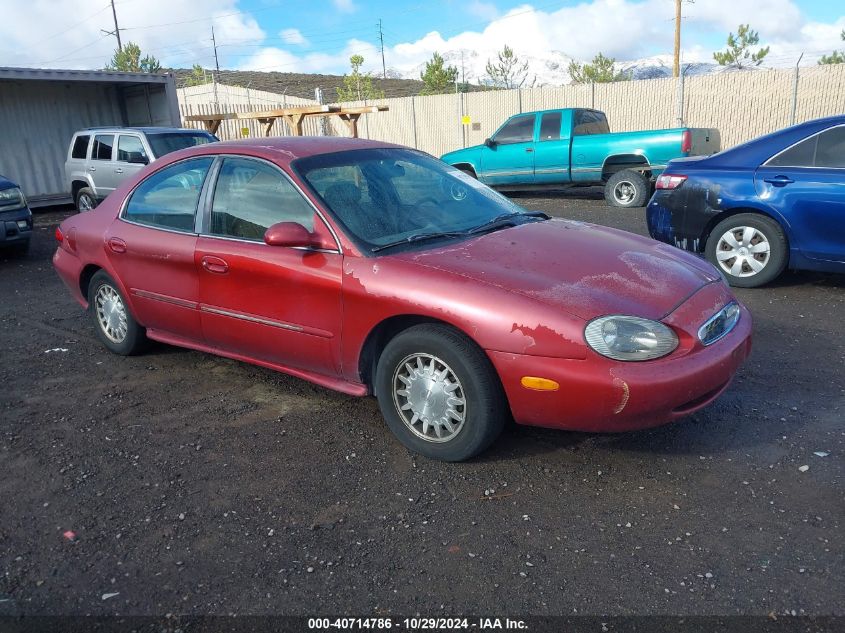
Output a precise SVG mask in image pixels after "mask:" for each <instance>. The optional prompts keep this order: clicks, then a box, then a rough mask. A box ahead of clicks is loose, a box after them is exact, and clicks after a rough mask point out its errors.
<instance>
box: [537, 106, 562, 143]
mask: <svg viewBox="0 0 845 633" xmlns="http://www.w3.org/2000/svg"><path fill="white" fill-rule="evenodd" d="M540 140H541V141H558V140H560V112H547V113H546V114H544V115H543V118H542V119H540Z"/></svg>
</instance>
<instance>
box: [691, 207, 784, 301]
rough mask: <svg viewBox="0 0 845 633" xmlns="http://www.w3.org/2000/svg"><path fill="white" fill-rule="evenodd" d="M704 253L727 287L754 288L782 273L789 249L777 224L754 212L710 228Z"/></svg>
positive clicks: (730, 218) (738, 215)
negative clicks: (728, 285)
mask: <svg viewBox="0 0 845 633" xmlns="http://www.w3.org/2000/svg"><path fill="white" fill-rule="evenodd" d="M704 254H705V256H706V257H707V259H708V260H709V261H710V263H711V264H713V265H714V266H715V267H716V268H718V269H719V270H720V271H722V273H723V274H724V275H725V277H726V278H727V280H728V283H729V284H730V285H732V286H737V287H738V288H756V287H757V286H762V285H763V284H767V283H769V282H770V281H772V280H773V279H775V277H777V276H778V275H780V274H781V272H783V269H784V268H785V267H786V263H787V261H788V259H789V248H788V247H787V244H786V236H785V235H784V234H783V230H782V229H781V228H780V225H778V223H777V222H775V221H774V220H772V219H770V218H768V217H766V216H764V215H760V214H758V213H738V214H737V215H732V216H731V217H729V218H728V219H726V220H722V221H721V222H719V224H717V225H716V226H715V227H714V228H713V230H712V231H711V232H710V237H708V238H707V246H706V247H705V249H704Z"/></svg>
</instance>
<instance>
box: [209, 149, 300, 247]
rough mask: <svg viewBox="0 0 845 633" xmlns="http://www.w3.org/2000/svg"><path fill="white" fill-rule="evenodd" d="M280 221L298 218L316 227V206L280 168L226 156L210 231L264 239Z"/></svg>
mask: <svg viewBox="0 0 845 633" xmlns="http://www.w3.org/2000/svg"><path fill="white" fill-rule="evenodd" d="M277 222H298V223H299V224H301V225H302V226H304V227H305V228H306V229H308V230H309V231H313V230H314V208H313V207H312V206H311V205H310V204H308V202H307V201H306V200H305V198H303V197H302V194H300V193H299V191H297V189H296V187H294V185H293V184H292V183H291V182H290V180H288V179H287V178H286V177H285V176H284V175H283V174H282V173H281V172H280V171H279V170H278V169H277V168H275V167H271V166H270V165H267V164H265V163H262V162H259V161H256V160H250V159H245V158H227V159H226V160H224V161H223V167H222V168H221V169H220V175H219V176H218V177H217V185H216V186H215V188H214V201H213V203H212V206H211V226H210V231H209V232H210V233H211V234H212V235H220V236H223V237H236V238H240V239H245V240H255V241H258V242H260V241H262V240H263V239H264V232H265V231H266V230H267V229H268V228H270V227H271V226H273V225H274V224H276V223H277Z"/></svg>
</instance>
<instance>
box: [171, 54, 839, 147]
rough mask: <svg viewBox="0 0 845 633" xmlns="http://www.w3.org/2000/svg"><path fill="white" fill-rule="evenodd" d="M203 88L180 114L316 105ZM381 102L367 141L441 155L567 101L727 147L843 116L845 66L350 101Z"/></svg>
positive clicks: (368, 121)
mask: <svg viewBox="0 0 845 633" xmlns="http://www.w3.org/2000/svg"><path fill="white" fill-rule="evenodd" d="M198 88H202V89H204V90H203V91H201V90H197V89H196V88H188V89H182V90H180V103H181V104H183V105H182V106H181V107H182V112H183V114H199V113H214V112H223V111H225V112H247V111H249V110H256V109H266V108H269V107H274V106H273V104H270V103H268V102H267V101H266V100H269V99H271V98H272V97H273V96H274V97H275V98H276V99H278V101H277V104H278V105H277V106H275V107H283V105H305V104H313V103H316V102H315V101H312V100H307V99H297V98H295V97H282V96H281V95H273V93H260V94H259V91H251V93H250V91H245V92H239V91H244V90H245V89H238V90H235V91H227V93H226V95H227V96H226V99H227V101H226V102H225V103H223V102H221V100H220V99H219V94H220V92H221V91H220V88H221V87H220V86H218V105H217V106H215V105H214V104H212V103H210V102H208V101H207V100H206V101H205V102H204V103H203V102H202V101H201V99H200V97H205V98H206V99H207V98H208V93H209V86H200V87H198ZM225 88H227V90H228V88H230V87H225ZM187 91H193V93H192V94H190V95H189V94H187ZM201 92H204V93H205V94H199V93H201ZM183 93H186V94H185V95H184V96H183ZM250 94H251V95H252V96H250ZM268 95H270V96H269V97H268ZM793 96H794V102H793ZM259 97H260V98H261V99H262V101H260V102H259V100H258V98H259ZM247 100H249V101H247ZM374 103H378V104H379V105H387V106H388V107H389V111H388V112H380V113H378V114H369V115H364V116H363V117H362V118H361V122H360V124H359V134H360V136H361V137H362V138H372V139H379V140H384V141H390V142H393V143H399V144H402V145H408V146H410V147H416V148H419V149H422V150H424V151H426V152H429V153H430V154H433V155H435V156H439V155H441V154H443V153H445V152H448V151H452V150H455V149H459V148H461V147H466V146H469V145H476V144H479V143H482V142H483V141H484V139H485V138H487V137H488V136H490V135H491V134H492V133H493V132H494V131H495V130H496V128H498V126H499V125H500V124H501V123H502V122H503V121H504V120H505V119H506V118H507V117H509V116H511V115H513V114H517V113H519V112H530V111H532V110H543V109H551V108H565V107H592V108H596V109H599V110H603V111H604V112H606V113H607V118H608V120H609V122H610V127H611V130H612V131H614V132H623V131H633V130H647V129H661V128H669V127H677V126H681V125H685V126H691V127H715V128H718V129H719V131H720V134H721V139H722V147H723V148H726V147H731V146H733V145H736V144H738V143H742V142H744V141H747V140H750V139H752V138H754V137H756V136H759V135H761V134H765V133H768V132H772V131H774V130H776V129H779V128H782V127H785V126H787V125H790V124H791V123H793V122H794V123H800V122H802V121H807V120H809V119H814V118H818V117H822V116H829V115H834V114H843V113H845V64H838V65H831V66H816V67H812V68H801V69H800V72H798V73H796V71H795V69H786V70H783V69H779V70H756V71H743V72H723V73H719V74H715V75H705V76H695V77H686V78H683V79H671V78H670V79H650V80H642V81H625V82H619V83H613V84H594V85H570V86H561V87H551V88H549V87H546V88H524V89H521V90H497V91H489V92H472V93H467V94H446V95H436V96H427V97H403V98H395V99H382V100H379V101H377V102H373V101H369V102H367V101H358V102H350V103H344V104H343V105H349V106H354V105H373V104H374ZM259 104H260V105H259ZM215 107H216V108H217V110H215V109H214V108H215ZM463 117H469V121H470V123H469V124H468V125H464V124H463V123H462V119H463ZM228 123H229V124H228V125H227V126H226V128H225V129H224V128H223V126H221V132H220V134H219V136H220V137H221V138H224V139H225V138H236V137H240V136H242V130H241V129H239V128H242V127H247V128H248V133H249V135H250V136H256V135H260V134H261V131H260V128H259V125H258V124H257V123H256V122H249V124H247V123H244V122H228ZM276 125H277V127H276V128H275V129H274V130H273V133H274V134H277V135H280V136H282V135H287V134H289V133H290V131H289V130H288V129H287V128H286V126H284V125H283V124H281V123H277V124H276ZM308 125H309V127H308V128H307V129H306V133H307V134H315V135H319V134H331V135H336V136H346V135H347V129H346V127H345V126H344V125H343V123H342V122H341V121H337V120H334V117H329V118H327V119H326V120H325V122H321V121H319V120H316V121H309V123H308Z"/></svg>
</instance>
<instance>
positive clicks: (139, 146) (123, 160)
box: [114, 134, 150, 186]
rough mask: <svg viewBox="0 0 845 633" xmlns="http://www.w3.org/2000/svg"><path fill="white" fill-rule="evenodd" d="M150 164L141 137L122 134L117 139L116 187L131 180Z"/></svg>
mask: <svg viewBox="0 0 845 633" xmlns="http://www.w3.org/2000/svg"><path fill="white" fill-rule="evenodd" d="M149 162H150V159H149V157H148V156H147V151H146V150H145V149H144V144H143V143H142V142H141V137H140V136H137V135H135V134H121V135H120V136H118V137H117V155H116V160H115V164H114V174H115V186H117V185H119V184H120V183H121V182H123V181H124V180H126V179H127V178H131V177H132V176H134V175H135V174H137V173H138V172H139V171H141V170H142V169H143V168H144V165H146V164H147V163H149Z"/></svg>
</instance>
